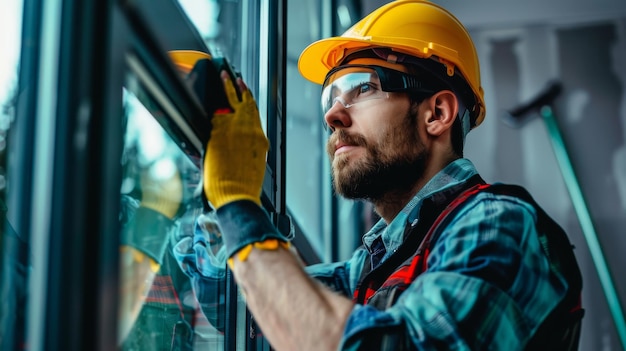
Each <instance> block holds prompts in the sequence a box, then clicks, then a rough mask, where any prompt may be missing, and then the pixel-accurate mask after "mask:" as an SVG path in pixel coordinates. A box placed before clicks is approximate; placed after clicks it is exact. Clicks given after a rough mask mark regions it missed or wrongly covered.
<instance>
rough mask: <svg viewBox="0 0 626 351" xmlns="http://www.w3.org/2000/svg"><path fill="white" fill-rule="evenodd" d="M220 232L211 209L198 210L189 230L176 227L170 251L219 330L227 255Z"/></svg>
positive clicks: (206, 313)
mask: <svg viewBox="0 0 626 351" xmlns="http://www.w3.org/2000/svg"><path fill="white" fill-rule="evenodd" d="M181 229H182V227H181ZM221 236H222V235H221V233H220V229H219V226H218V224H217V218H216V216H215V212H210V213H207V214H202V215H200V216H199V217H198V218H197V219H196V221H195V224H194V228H193V232H192V231H190V230H185V231H183V230H180V231H179V232H178V235H174V236H173V238H174V239H175V240H176V243H175V244H174V247H173V254H174V257H175V258H176V261H177V262H178V266H179V267H180V269H181V270H182V271H183V272H184V273H185V274H186V275H187V276H188V277H189V279H190V280H191V283H192V288H193V291H194V293H195V295H196V298H197V299H198V302H199V303H200V308H201V309H202V312H203V313H204V315H205V317H206V318H207V319H208V320H209V322H210V323H211V325H213V326H214V327H215V328H216V329H217V330H219V331H221V332H223V331H224V315H225V312H224V308H225V295H224V293H225V291H226V289H224V287H225V284H226V259H227V257H226V250H225V249H224V246H223V245H222V240H221V239H222V238H221Z"/></svg>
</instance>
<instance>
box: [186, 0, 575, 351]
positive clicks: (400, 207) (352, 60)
mask: <svg viewBox="0 0 626 351" xmlns="http://www.w3.org/2000/svg"><path fill="white" fill-rule="evenodd" d="M298 67H299V70H300V72H301V74H302V75H303V76H304V77H305V78H306V79H308V80H310V81H312V82H314V83H318V84H320V85H321V87H322V93H321V100H322V110H323V113H324V123H325V125H326V126H327V127H328V129H329V131H330V136H329V139H328V143H327V151H328V155H329V158H330V162H331V164H332V177H333V184H334V188H335V190H336V192H337V193H338V194H340V195H342V196H344V197H346V198H349V199H364V200H367V201H369V202H371V203H372V204H373V206H374V208H375V210H376V212H377V213H378V215H380V217H381V220H380V221H379V222H378V223H376V224H375V225H374V226H373V227H372V228H371V230H370V231H369V232H367V233H366V234H365V235H364V236H363V245H362V247H360V248H358V249H357V250H356V251H355V252H354V254H353V256H352V257H351V258H350V259H349V260H347V261H345V262H336V263H332V264H319V265H315V266H310V267H306V268H305V267H303V266H302V265H301V263H300V262H299V260H298V258H297V257H296V256H295V255H294V254H293V253H292V251H291V250H289V247H290V244H289V241H288V239H287V238H286V237H285V236H283V234H281V233H280V232H279V231H278V230H277V229H276V228H275V227H274V226H273V225H272V224H271V222H270V220H269V219H268V216H267V214H266V213H265V211H264V210H263V208H262V207H261V202H260V195H261V189H262V183H263V176H264V172H265V157H266V152H267V149H268V141H267V139H266V137H265V135H264V133H263V130H262V128H261V123H260V119H259V114H258V111H257V107H256V104H255V102H254V99H253V98H252V95H251V93H250V91H249V90H248V89H247V88H246V86H245V84H244V83H243V81H242V80H241V79H237V81H236V84H233V83H232V81H231V79H230V78H228V75H226V74H222V78H223V81H224V87H225V90H226V92H227V95H228V97H229V101H230V104H231V105H232V106H233V108H234V112H233V113H216V114H215V115H214V117H213V120H212V131H211V138H210V140H209V142H208V145H207V148H206V155H205V163H204V170H203V172H204V190H205V193H206V196H207V198H208V200H209V202H210V203H211V205H212V206H213V207H214V208H215V209H216V216H217V220H218V222H219V228H220V231H221V239H222V240H223V243H224V247H225V248H224V250H225V253H226V257H228V263H229V266H230V268H231V269H232V270H233V272H234V276H235V279H236V282H237V284H238V285H239V287H240V288H241V290H242V291H243V293H244V294H245V297H246V301H247V304H248V307H249V309H250V311H251V313H252V314H253V315H254V318H255V320H256V322H257V323H258V324H259V326H260V328H261V329H262V330H263V334H264V335H265V337H266V338H267V339H268V340H269V342H270V344H271V345H272V347H273V348H274V349H277V350H337V349H340V350H408V349H411V350H435V349H438V350H470V349H471V350H485V349H490V350H521V349H533V350H537V349H568V348H569V349H575V348H576V347H577V341H578V335H579V334H578V330H579V329H578V328H579V327H580V318H581V316H582V309H581V308H580V306H579V305H576V303H575V302H574V300H576V301H578V298H579V297H580V295H579V293H580V272H579V270H578V266H577V265H576V261H575V259H574V258H573V254H572V252H571V251H567V250H570V245H569V242H568V241H567V237H566V236H565V235H564V233H562V231H559V228H558V226H557V225H556V224H555V223H554V222H553V221H551V220H550V219H549V217H547V215H546V214H545V212H543V211H541V209H540V208H539V207H538V206H537V205H536V204H535V203H534V201H533V200H532V198H530V197H529V196H528V194H527V193H526V192H524V191H523V189H521V188H519V187H508V186H504V187H500V186H495V185H494V186H490V185H488V184H485V183H484V181H483V180H482V179H481V178H480V176H479V175H478V172H477V170H476V168H475V167H474V165H473V164H472V162H471V161H470V160H468V159H466V158H464V157H463V146H464V142H465V138H466V136H467V134H468V132H470V131H471V130H472V129H473V128H476V127H478V126H479V125H480V124H481V123H482V122H483V119H484V118H485V102H484V99H483V89H482V87H481V83H480V70H479V63H478V59H477V55H476V51H475V48H474V45H473V42H472V40H471V38H470V36H469V34H468V32H467V31H466V29H465V28H464V27H463V25H462V24H461V23H460V22H459V21H458V20H457V19H456V18H455V17H454V16H453V15H452V14H450V13H449V12H448V11H447V10H445V9H444V8H442V7H440V6H438V5H436V4H433V3H430V2H428V1H422V0H397V1H393V2H390V3H388V4H385V5H383V6H382V7H380V8H378V9H376V10H375V11H373V12H372V13H370V14H369V15H367V16H365V17H364V18H363V19H362V20H361V21H359V22H358V23H356V24H355V25H354V26H353V27H351V28H350V29H349V30H348V31H347V32H345V33H344V34H343V35H341V36H338V37H333V38H328V39H323V40H319V41H317V42H315V43H313V44H311V45H309V46H308V47H307V48H305V49H304V51H303V52H302V54H301V56H300V59H299V63H298ZM235 89H239V91H240V92H241V93H242V99H241V100H239V99H238V98H237V94H236V90H235ZM555 233H559V234H555ZM204 263H205V262H203V263H198V264H204ZM201 303H202V301H201ZM566 305H567V306H566ZM574 312H575V313H574Z"/></svg>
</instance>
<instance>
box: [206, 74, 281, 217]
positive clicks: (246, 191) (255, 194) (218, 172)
mask: <svg viewBox="0 0 626 351" xmlns="http://www.w3.org/2000/svg"><path fill="white" fill-rule="evenodd" d="M221 78H222V81H223V83H224V89H225V92H226V96H227V97H228V102H229V103H230V106H232V107H233V109H234V112H232V113H215V114H214V115H213V119H212V121H211V123H212V129H211V138H210V139H209V142H208V145H207V148H206V153H205V157H204V191H205V193H206V196H207V199H208V200H209V202H210V203H211V204H212V205H213V207H214V208H215V209H218V208H220V207H222V206H223V205H225V204H227V203H230V202H233V201H237V200H250V201H253V202H255V203H256V204H258V205H260V204H261V190H262V187H263V177H264V175H265V158H266V154H267V150H268V148H269V142H268V140H267V138H266V137H265V134H264V133H263V129H262V128H261V120H260V116H259V111H258V109H257V106H256V102H255V101H254V98H253V97H252V93H251V92H250V90H248V88H247V87H246V86H245V84H244V83H243V81H241V78H238V79H237V83H238V85H239V89H240V91H241V95H242V99H241V101H239V99H238V98H237V92H236V90H235V87H234V85H233V83H232V81H231V80H230V78H229V76H228V75H227V74H226V73H225V72H222V74H221ZM218 112H219V111H218Z"/></svg>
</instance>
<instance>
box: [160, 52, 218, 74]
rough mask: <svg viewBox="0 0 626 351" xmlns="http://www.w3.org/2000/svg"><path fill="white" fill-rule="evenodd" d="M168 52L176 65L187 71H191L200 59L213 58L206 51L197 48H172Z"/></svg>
mask: <svg viewBox="0 0 626 351" xmlns="http://www.w3.org/2000/svg"><path fill="white" fill-rule="evenodd" d="M167 53H168V55H169V56H170V58H171V59H172V61H173V62H174V64H175V65H176V67H178V69H180V70H181V71H182V72H185V73H189V72H190V71H191V70H192V69H193V66H194V65H195V64H196V62H198V60H202V59H210V58H211V55H209V54H207V53H206V52H202V51H196V50H172V51H168V52H167Z"/></svg>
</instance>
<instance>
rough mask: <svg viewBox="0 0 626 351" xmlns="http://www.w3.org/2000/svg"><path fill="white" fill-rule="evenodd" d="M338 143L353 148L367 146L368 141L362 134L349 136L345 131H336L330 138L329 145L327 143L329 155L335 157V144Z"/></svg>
mask: <svg viewBox="0 0 626 351" xmlns="http://www.w3.org/2000/svg"><path fill="white" fill-rule="evenodd" d="M337 142H341V143H343V144H347V145H353V146H367V141H366V140H365V137H364V136H363V135H360V134H349V133H348V132H346V131H345V130H343V129H340V130H338V131H335V132H334V133H333V134H331V135H330V138H328V143H326V150H327V152H328V154H329V155H333V154H334V153H335V144H336V143H337Z"/></svg>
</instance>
